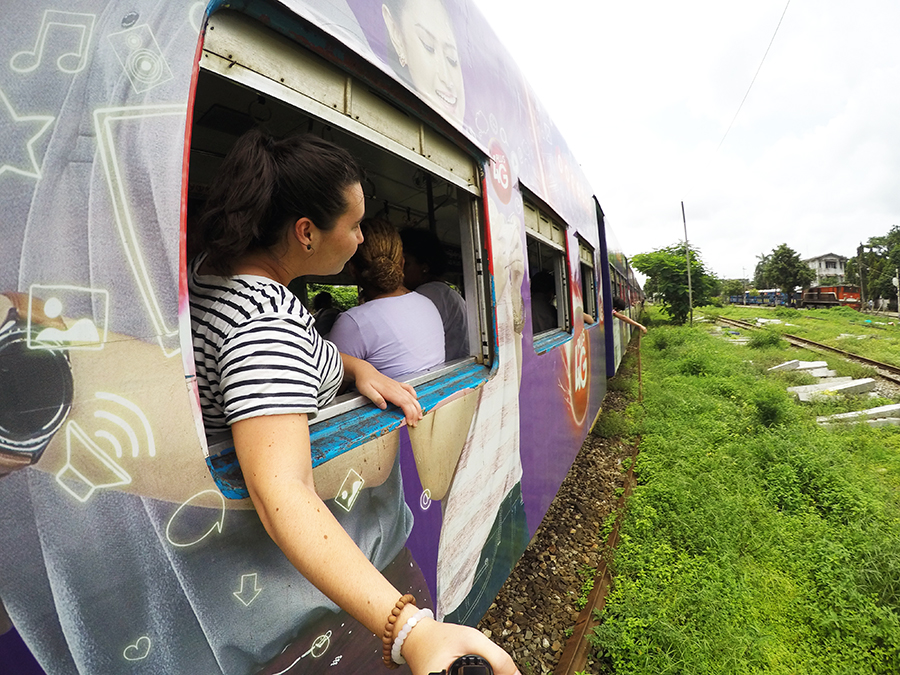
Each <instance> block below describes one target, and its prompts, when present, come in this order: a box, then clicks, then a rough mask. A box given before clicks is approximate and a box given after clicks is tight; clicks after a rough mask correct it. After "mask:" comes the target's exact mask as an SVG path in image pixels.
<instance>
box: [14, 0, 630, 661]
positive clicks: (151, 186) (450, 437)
mask: <svg viewBox="0 0 900 675" xmlns="http://www.w3.org/2000/svg"><path fill="white" fill-rule="evenodd" d="M4 18H5V19H6V20H5V21H4V24H3V26H2V27H0V34H2V35H3V36H4V39H3V40H2V41H0V45H3V46H2V47H0V67H2V74H0V115H3V116H4V118H5V124H6V126H5V128H7V129H9V130H10V132H9V133H7V134H5V135H4V137H3V138H0V148H2V150H3V152H2V154H0V197H2V202H3V204H4V215H3V217H2V218H0V232H2V234H3V236H4V241H5V244H4V246H3V247H0V263H2V264H0V601H2V604H0V671H2V672H16V673H40V672H47V673H53V674H54V675H56V674H64V673H126V672H128V673H130V672H148V673H149V672H153V673H176V672H187V671H196V672H203V673H219V672H221V673H229V674H231V673H257V672H258V673H286V672H319V671H322V672H324V671H325V670H329V672H331V671H334V672H355V671H354V669H353V655H354V654H355V653H356V651H355V650H356V649H357V641H356V640H355V635H354V634H353V628H352V627H353V625H354V624H353V623H352V622H351V621H350V620H349V618H348V617H347V616H346V615H345V614H343V613H341V612H340V611H339V610H338V609H337V608H336V607H335V606H334V605H333V604H331V603H330V602H329V601H327V600H326V599H325V598H324V597H323V596H321V595H320V594H319V593H318V591H316V590H315V589H314V588H312V587H311V585H310V584H309V583H308V582H306V580H305V579H303V578H302V576H300V575H299V573H297V572H296V570H294V569H293V568H292V567H291V566H290V564H289V563H288V562H287V560H286V559H285V558H284V556H283V555H282V554H281V552H280V551H279V550H278V549H277V547H276V546H275V545H274V543H273V542H272V541H271V540H270V539H269V537H268V536H267V535H266V533H265V530H264V529H263V528H262V525H261V524H260V521H259V518H258V517H257V516H256V513H255V511H254V510H253V509H252V504H250V503H249V499H246V498H245V495H242V494H241V492H240V490H237V489H235V487H234V485H233V484H232V483H230V482H229V473H228V469H229V467H228V466H227V465H226V463H225V462H224V460H223V455H222V454H220V453H219V451H218V449H217V448H216V447H208V445H207V442H206V437H205V434H204V430H203V423H202V419H201V416H200V413H199V402H198V398H197V391H196V382H195V375H194V365H193V361H192V349H191V335H190V320H189V315H188V308H187V282H186V279H187V273H186V269H187V263H188V251H189V250H190V247H191V240H192V233H193V231H192V225H193V223H194V221H195V217H196V214H197V212H198V209H200V208H201V207H202V205H203V203H204V202H205V198H206V194H207V192H208V189H209V186H210V184H211V182H212V181H213V180H214V176H215V172H216V169H217V167H218V166H219V164H220V163H221V161H222V158H223V157H224V155H225V153H226V152H227V151H228V149H229V148H230V147H231V145H232V144H233V143H234V141H235V140H236V139H237V138H238V137H239V136H240V135H241V134H242V133H243V132H244V131H246V130H248V129H250V128H253V127H257V126H259V127H262V128H264V129H265V130H266V131H268V132H269V133H271V134H273V135H275V136H287V135H290V134H295V133H300V132H310V133H314V134H318V135H320V136H323V137H326V138H328V139H330V140H333V141H334V142H336V143H338V144H340V145H343V146H345V147H347V148H348V149H349V150H350V151H351V152H352V153H353V154H354V155H355V156H356V157H358V158H359V160H360V162H361V164H362V165H363V166H364V167H365V169H366V172H367V176H368V178H367V180H366V184H365V185H364V192H365V195H366V207H367V213H369V214H372V215H374V214H376V213H377V214H380V215H382V216H385V217H387V218H389V219H391V220H393V221H394V222H395V223H396V224H398V225H403V226H405V227H413V228H421V229H428V230H430V231H431V232H433V233H434V234H436V235H437V236H438V238H439V239H440V241H441V242H442V244H443V246H444V248H445V249H446V250H447V253H448V257H449V261H450V262H449V266H448V273H447V280H448V281H449V282H451V283H452V284H453V285H454V286H456V287H457V288H458V289H459V290H460V291H461V292H462V294H463V295H464V298H465V301H466V311H467V326H468V328H467V331H468V333H467V335H466V343H467V345H468V349H467V352H466V354H465V356H464V357H463V358H459V359H455V360H453V361H450V362H447V363H445V364H444V365H443V366H441V367H439V368H437V369H435V370H433V371H431V372H428V373H423V374H420V375H418V376H416V377H415V378H414V379H413V380H412V381H413V383H414V384H415V386H416V388H417V391H418V392H419V395H420V400H421V402H422V404H423V409H425V410H426V412H427V416H426V418H425V420H424V423H423V424H422V425H420V427H418V428H416V429H409V428H408V427H406V426H405V425H404V424H403V422H402V418H401V415H400V414H399V412H398V411H397V410H393V411H392V410H387V411H380V410H377V409H376V408H374V406H372V405H371V404H368V403H367V402H366V401H364V400H363V399H361V398H360V397H358V396H355V395H353V394H347V395H344V396H342V397H340V398H339V400H338V401H336V402H335V403H334V404H332V405H330V406H328V407H327V408H325V409H323V410H322V411H321V412H320V414H319V415H318V417H317V418H316V419H315V421H314V423H313V424H312V426H311V436H312V441H313V463H314V466H315V470H314V471H315V481H316V487H317V491H318V492H319V494H320V495H321V496H322V497H323V499H325V500H327V501H328V503H329V504H330V507H333V508H334V509H340V510H343V511H344V512H346V513H348V514H351V517H353V518H355V519H358V520H359V521H360V522H363V523H366V527H367V528H368V529H366V530H365V531H366V532H367V533H369V534H368V535H367V537H368V540H369V543H370V544H371V550H373V551H378V553H377V554H373V563H375V564H376V566H378V567H379V569H383V570H385V574H388V573H389V571H390V570H392V569H394V568H395V567H396V566H398V565H403V564H408V561H415V563H416V564H417V565H418V567H419V568H420V569H421V571H422V575H423V580H422V585H423V587H422V588H421V589H420V590H421V594H422V595H423V596H425V597H428V598H429V601H428V602H429V603H430V605H431V606H433V607H434V608H435V610H436V613H437V614H438V616H440V617H443V618H446V619H447V620H454V621H458V622H462V623H468V624H475V623H476V622H477V621H478V620H479V619H480V617H481V616H482V615H483V613H484V612H485V610H486V609H487V607H488V606H489V605H490V603H491V601H492V600H493V598H494V596H495V595H496V592H497V590H498V589H499V587H500V586H501V585H502V583H503V582H504V581H505V579H506V578H507V576H508V574H509V572H510V570H511V568H512V566H513V565H514V564H515V562H516V560H517V559H518V558H519V557H520V556H521V554H522V552H523V550H524V548H525V546H526V545H527V543H528V541H529V540H530V538H531V536H532V535H533V534H534V532H535V530H536V529H537V527H538V525H539V524H540V522H541V520H542V518H543V516H544V514H545V513H546V511H547V508H548V506H549V504H550V502H551V501H552V500H553V498H554V496H555V495H556V492H557V490H558V489H559V486H560V484H561V483H562V480H563V478H564V477H565V475H566V473H567V472H568V469H569V467H570V466H571V464H572V461H573V460H574V458H575V456H576V454H577V453H578V450H579V448H580V447H581V444H582V442H583V440H584V438H585V436H586V435H587V433H588V431H589V429H590V427H591V424H592V423H593V420H594V419H595V417H596V415H597V413H598V412H599V409H600V404H601V401H602V399H603V396H604V394H605V391H606V379H607V377H608V376H611V375H612V373H613V372H614V370H615V368H616V367H617V365H618V363H619V360H620V359H621V355H622V352H623V349H624V345H625V344H626V342H627V340H628V337H629V333H628V332H627V326H625V325H624V324H621V322H618V321H617V320H614V319H613V317H612V314H611V299H612V297H613V296H614V295H618V296H620V297H623V298H624V299H626V301H627V302H629V303H631V304H637V303H639V302H640V300H641V298H642V296H641V290H640V287H639V285H638V284H637V282H636V281H635V279H634V276H633V274H632V273H631V270H630V268H629V266H628V263H627V259H626V258H625V257H624V255H623V254H622V251H621V250H620V247H619V246H618V244H617V243H616V240H615V237H614V236H613V234H612V232H611V231H610V230H609V228H608V227H606V225H605V222H604V215H603V212H602V210H601V209H600V206H599V204H598V203H597V201H596V199H595V198H594V197H593V194H594V193H593V190H592V189H591V188H590V186H589V185H588V183H587V181H586V179H585V177H584V175H583V174H582V172H581V170H580V168H579V165H578V163H577V161H576V160H575V158H574V156H573V154H572V153H571V151H570V150H569V148H568V146H567V145H566V144H565V142H564V141H563V139H562V138H561V136H560V134H559V132H558V130H557V129H556V127H555V126H554V125H553V123H552V121H551V120H550V119H549V117H548V115H547V113H546V111H545V109H544V108H543V107H542V106H541V104H540V102H539V101H538V100H537V99H536V98H535V96H534V95H533V92H532V90H531V89H530V87H529V86H528V84H527V83H526V82H525V80H524V79H523V77H522V75H521V74H520V72H519V70H518V68H517V67H516V65H515V63H514V62H513V61H512V60H511V58H510V57H509V55H508V54H507V53H506V52H505V50H504V49H503V48H502V47H501V46H500V44H499V42H498V40H497V38H496V36H495V35H494V34H493V32H492V31H491V30H490V28H489V27H488V26H487V24H486V23H485V21H484V19H483V17H482V16H481V15H480V14H479V13H478V12H477V10H476V9H475V8H474V7H473V6H472V5H471V4H470V3H469V2H468V0H385V2H384V3H380V2H379V3H373V2H369V1H368V0H309V1H306V0H239V1H235V2H221V1H218V0H213V1H212V2H209V3H207V2H190V1H188V2H185V1H183V0H182V1H175V0H171V1H168V0H167V1H160V0H130V1H129V2H127V3H125V2H121V1H120V0H70V1H69V2H67V3H66V4H65V7H64V9H62V8H61V5H59V4H56V3H51V2H49V0H39V1H38V2H32V3H18V4H17V5H15V6H11V7H8V8H6V9H5V10H4ZM413 19H415V20H413ZM312 283H332V284H344V283H347V279H346V278H344V277H342V276H337V277H334V278H326V279H298V280H296V281H295V283H294V284H293V285H292V287H291V290H293V291H294V292H295V293H297V294H298V295H299V296H300V297H301V298H303V299H306V298H307V297H308V294H309V288H310V284H312ZM398 474H399V475H398ZM242 497H244V498H242Z"/></svg>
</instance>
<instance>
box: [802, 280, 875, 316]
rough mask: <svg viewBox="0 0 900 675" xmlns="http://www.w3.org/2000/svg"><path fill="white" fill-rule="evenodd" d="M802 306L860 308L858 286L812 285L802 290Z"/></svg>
mask: <svg viewBox="0 0 900 675" xmlns="http://www.w3.org/2000/svg"><path fill="white" fill-rule="evenodd" d="M800 303H801V306H802V307H807V308H810V309H827V308H829V307H852V308H853V309H855V310H857V311H859V310H860V309H862V300H861V299H860V292H859V286H814V287H812V288H808V289H806V290H805V291H803V296H802V298H801V300H800Z"/></svg>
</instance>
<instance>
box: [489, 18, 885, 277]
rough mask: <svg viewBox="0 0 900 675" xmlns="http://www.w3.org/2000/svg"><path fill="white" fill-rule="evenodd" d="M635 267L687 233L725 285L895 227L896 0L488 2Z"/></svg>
mask: <svg viewBox="0 0 900 675" xmlns="http://www.w3.org/2000/svg"><path fill="white" fill-rule="evenodd" d="M475 3H476V5H477V6H478V7H479V8H480V9H481V11H482V12H483V14H484V15H485V16H486V17H487V20H488V22H489V23H490V24H491V25H492V26H493V27H494V30H495V31H496V32H497V34H498V35H499V37H500V39H501V41H502V42H503V44H504V45H505V46H506V47H507V49H508V50H509V51H510V52H511V53H512V55H513V57H514V58H515V59H516V61H517V62H518V63H519V66H520V67H521V69H522V71H523V72H524V74H525V77H526V78H527V79H528V80H529V81H530V82H531V84H532V86H533V87H534V89H535V90H536V92H537V94H538V96H539V97H540V99H541V100H542V101H543V103H544V105H545V106H546V107H547V108H548V110H549V112H550V114H551V115H552V117H553V119H554V120H555V122H556V124H557V125H558V126H559V128H560V129H561V131H562V133H563V135H564V136H565V138H566V140H567V142H568V144H569V146H570V148H571V149H572V151H573V152H574V154H575V156H576V157H577V158H578V159H579V161H580V162H581V165H582V168H583V169H584V171H585V173H586V174H587V176H588V179H589V180H590V182H591V185H592V186H593V188H594V190H595V192H596V194H597V197H598V198H599V200H600V204H601V205H602V206H603V210H604V212H605V213H606V215H607V219H608V223H609V224H610V225H611V226H612V228H613V230H614V231H615V233H616V236H617V237H618V239H619V242H620V243H621V245H622V248H623V249H624V251H625V254H626V255H628V256H633V255H634V254H636V253H642V252H645V251H650V250H653V249H655V248H659V247H662V246H667V245H670V244H674V243H675V242H677V241H678V240H681V239H683V238H684V234H683V226H682V221H681V201H682V200H683V201H684V205H685V211H686V214H687V225H688V237H689V238H690V241H691V245H692V247H693V246H696V247H698V248H699V249H700V252H701V257H702V259H703V261H704V262H705V263H706V265H707V268H708V269H710V270H711V271H712V272H713V273H715V274H716V275H717V276H719V277H722V278H739V277H752V274H753V268H754V266H755V265H756V262H757V256H759V255H760V254H762V253H768V252H770V251H771V250H772V249H774V248H775V247H776V246H778V245H779V244H781V243H787V244H788V246H790V247H792V248H793V249H794V250H796V251H797V252H798V253H800V255H801V257H802V258H808V257H812V256H816V255H820V254H823V253H837V254H840V255H845V256H848V257H849V256H852V255H854V254H855V252H856V246H857V245H858V244H859V243H860V241H862V242H865V241H866V240H867V239H868V238H869V237H871V236H875V235H881V234H884V233H886V232H887V231H888V230H889V229H890V228H891V226H892V225H900V46H898V45H900V40H898V33H900V2H897V0H856V1H850V0H843V1H841V0H791V2H790V4H789V6H788V8H787V12H786V13H785V15H784V19H783V21H782V23H781V27H780V28H779V29H778V33H777V35H776V37H775V41H774V43H773V44H772V47H771V49H770V51H769V53H768V56H767V57H766V60H765V63H764V64H763V66H762V69H761V70H760V72H759V75H758V76H757V78H756V82H755V83H754V84H753V87H752V89H751V90H750V93H749V96H747V99H746V102H745V103H744V105H743V108H742V109H741V111H740V114H739V115H738V117H737V119H736V120H735V122H734V125H733V126H732V128H731V130H730V131H729V132H728V135H727V137H726V138H725V140H724V142H723V143H722V144H721V146H719V143H720V141H721V140H722V137H723V136H724V135H725V132H726V129H728V126H729V124H730V123H731V120H732V118H733V117H734V115H735V113H736V112H737V110H738V106H739V105H740V103H741V100H742V99H743V97H744V95H745V94H746V93H747V88H748V87H749V85H750V82H751V80H752V79H753V75H754V73H755V72H756V70H757V68H758V67H759V64H760V61H761V60H762V58H763V55H764V54H765V52H766V48H767V47H768V45H769V42H770V40H771V39H772V35H773V33H774V32H775V28H776V26H777V25H778V21H779V19H780V18H781V15H782V12H784V9H785V5H786V0H744V1H742V2H738V1H727V2H725V1H722V0H682V1H680V2H673V1H671V0H627V1H624V2H623V1H616V2H612V1H610V0H549V1H548V0H475Z"/></svg>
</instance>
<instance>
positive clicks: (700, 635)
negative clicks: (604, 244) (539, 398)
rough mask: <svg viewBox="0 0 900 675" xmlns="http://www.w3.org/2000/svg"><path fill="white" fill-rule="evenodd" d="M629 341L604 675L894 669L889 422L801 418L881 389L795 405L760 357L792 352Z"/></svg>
mask: <svg viewBox="0 0 900 675" xmlns="http://www.w3.org/2000/svg"><path fill="white" fill-rule="evenodd" d="M792 322H793V320H792ZM792 330H796V329H792ZM642 344H643V352H642V357H643V366H644V373H643V383H644V384H643V387H644V406H643V408H642V409H641V410H640V411H638V410H637V408H629V413H628V414H629V416H631V417H632V418H633V419H632V420H631V426H632V428H633V429H636V430H639V432H640V433H641V434H642V440H641V451H640V455H639V456H638V459H637V462H636V463H635V472H636V475H637V477H638V486H637V488H636V489H635V491H634V493H633V495H632V497H631V498H630V499H629V501H628V505H627V508H626V512H625V514H624V515H623V517H622V523H621V540H620V543H619V547H618V549H617V551H616V554H615V559H614V568H615V572H616V578H615V584H614V588H613V590H612V592H611V594H610V596H609V598H608V601H607V605H606V608H605V610H604V613H603V615H602V619H603V621H602V623H601V624H600V625H599V626H598V627H597V628H596V629H595V631H594V634H593V635H592V637H591V641H592V644H593V646H594V649H595V650H596V652H597V653H598V654H599V655H600V657H601V659H602V660H603V661H604V662H605V663H606V664H607V665H608V667H609V668H610V672H613V673H615V675H625V674H626V673H648V674H649V673H653V674H657V673H690V674H692V675H693V674H701V673H708V674H710V675H712V674H717V675H718V674H720V673H734V674H738V673H740V674H743V673H784V674H788V673H803V674H808V673H812V674H815V673H823V674H825V673H828V674H831V673H835V674H837V673H867V674H868V673H897V672H900V431H898V430H897V429H895V428H887V429H872V428H869V427H867V426H862V425H848V426H846V427H843V428H840V429H838V430H836V431H827V430H824V429H821V428H820V427H818V426H817V425H816V424H815V423H814V419H815V416H816V415H817V414H826V413H825V412H823V411H824V410H826V409H828V410H831V409H838V408H840V409H843V408H848V409H852V408H853V406H855V407H856V408H859V407H861V406H865V407H869V406H870V405H879V404H880V403H883V401H877V400H876V401H869V399H859V400H855V401H854V400H851V401H847V400H844V401H843V402H841V403H838V402H837V401H835V402H825V403H821V404H819V403H817V404H814V405H807V404H802V405H801V404H797V403H795V402H794V401H793V399H792V398H791V397H789V395H788V394H787V393H786V392H785V387H786V386H789V385H788V382H787V381H786V380H787V379H788V378H789V376H787V375H785V374H780V375H776V374H774V373H768V372H767V371H766V369H767V368H768V367H769V366H770V365H774V363H776V362H780V361H783V360H786V358H807V357H806V356H799V357H798V356H796V355H788V356H786V350H784V349H781V348H779V347H778V346H771V345H770V346H765V347H763V348H760V349H751V348H750V347H749V346H747V347H743V346H739V345H731V344H727V343H726V342H725V341H724V340H722V339H721V338H717V337H714V336H713V335H711V334H710V333H709V327H695V328H686V327H682V328H675V327H671V326H665V325H659V324H654V327H653V329H652V330H651V331H650V333H649V334H648V335H647V336H646V338H645V339H644V340H642ZM792 352H793V350H792ZM813 358H820V357H813ZM895 358H896V357H895ZM810 360H811V359H810ZM835 365H837V364H835ZM829 406H830V407H829ZM835 411H840V410H835ZM639 412H640V414H638V413H639Z"/></svg>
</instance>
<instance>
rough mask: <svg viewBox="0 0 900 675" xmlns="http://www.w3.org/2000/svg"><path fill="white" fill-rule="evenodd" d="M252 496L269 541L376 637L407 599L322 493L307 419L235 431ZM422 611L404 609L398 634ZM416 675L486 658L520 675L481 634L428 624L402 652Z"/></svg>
mask: <svg viewBox="0 0 900 675" xmlns="http://www.w3.org/2000/svg"><path fill="white" fill-rule="evenodd" d="M232 433H233V436H234V441H235V450H236V452H237V456H238V461H239V462H240V464H241V469H242V471H243V474H244V478H245V480H246V482H247V488H248V490H249V492H250V498H251V499H252V500H253V504H254V505H255V506H256V509H257V512H258V513H259V517H260V520H261V521H262V523H263V526H264V527H265V528H266V531H267V532H268V533H269V536H271V537H272V539H273V540H274V541H275V543H276V544H277V545H278V546H279V547H280V548H281V550H282V551H283V552H284V554H285V555H286V556H287V558H288V559H289V560H290V561H291V563H292V564H293V565H294V567H296V568H297V570H299V571H300V573H301V574H303V576H304V577H306V578H307V579H308V580H309V581H310V582H311V583H312V584H313V585H314V586H315V587H316V588H318V589H319V590H320V591H322V593H324V594H325V595H326V596H328V597H329V598H330V599H331V600H332V601H333V602H335V603H336V604H337V605H338V606H339V607H341V608H342V609H343V610H345V611H346V612H347V613H349V614H350V615H351V616H353V617H354V618H355V619H357V620H358V621H359V622H360V623H362V624H363V625H364V626H365V627H366V628H367V629H369V630H370V631H372V632H373V633H375V634H376V635H379V636H380V635H382V633H383V631H384V625H385V623H386V622H387V617H388V616H389V615H390V613H391V609H392V608H393V607H394V603H396V601H397V599H398V598H399V597H400V595H401V593H400V592H399V591H398V590H397V589H396V588H394V586H393V585H392V584H391V583H390V582H389V581H388V580H387V579H385V578H384V577H383V576H382V575H381V573H380V572H379V571H378V570H377V569H375V567H374V566H373V565H372V564H371V562H369V560H368V559H367V558H366V557H365V555H364V554H363V553H362V551H360V550H359V548H358V547H357V546H356V544H355V543H354V541H353V540H352V539H351V538H350V536H349V535H348V534H347V533H346V531H345V530H344V529H343V528H342V527H341V525H340V523H338V522H337V520H335V518H334V516H333V515H332V514H331V511H329V510H328V508H327V507H326V506H325V504H324V502H322V500H321V499H320V498H319V497H318V496H317V495H316V492H315V488H314V486H313V479H312V459H311V456H310V444H309V427H308V423H307V418H306V415H267V416H262V417H253V418H250V419H246V420H241V421H239V422H235V423H234V424H233V425H232ZM415 612H416V609H415V607H412V606H407V607H405V608H404V610H403V612H402V613H401V615H400V617H399V618H398V620H397V623H396V628H395V631H396V632H399V630H400V628H401V627H402V626H403V624H404V623H405V622H406V621H407V620H408V619H409V618H410V617H411V616H412V615H413V614H414V613H415ZM402 653H403V655H404V656H405V657H406V659H407V661H408V662H409V664H410V667H411V668H412V670H413V673H415V675H427V673H431V672H437V671H440V670H442V669H445V668H447V667H448V666H449V665H450V663H452V662H453V660H454V659H456V658H457V657H459V656H463V655H465V654H472V653H480V654H481V655H482V656H484V657H485V658H487V659H488V660H489V661H490V662H491V664H492V665H493V667H494V672H496V673H497V674H498V675H516V674H517V673H518V670H517V669H516V667H515V664H514V663H513V662H512V659H510V657H509V656H508V655H507V654H506V652H504V651H503V650H502V649H500V648H499V647H498V646H497V645H495V644H494V643H492V642H491V641H490V640H488V639H487V638H486V637H485V636H484V635H482V634H481V633H480V632H479V631H477V630H474V629H472V628H468V627H465V626H457V625H453V624H443V623H438V622H436V621H431V620H424V621H422V622H421V623H420V624H418V625H417V626H416V628H415V630H413V631H412V632H411V633H410V635H409V637H408V638H407V640H406V642H405V643H404V647H403V652H402Z"/></svg>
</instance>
